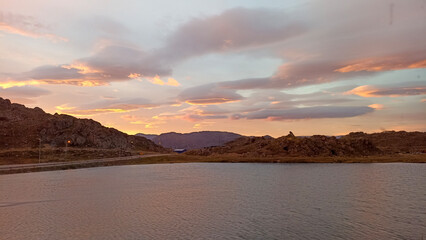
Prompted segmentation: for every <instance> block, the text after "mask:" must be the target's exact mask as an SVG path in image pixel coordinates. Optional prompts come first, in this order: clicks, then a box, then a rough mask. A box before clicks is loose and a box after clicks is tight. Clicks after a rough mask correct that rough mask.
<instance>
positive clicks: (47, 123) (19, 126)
mask: <svg viewBox="0 0 426 240" xmlns="http://www.w3.org/2000/svg"><path fill="white" fill-rule="evenodd" d="M40 144H42V145H44V144H49V145H50V146H52V147H65V146H68V147H80V148H83V147H84V148H99V149H135V150H146V151H164V150H165V149H164V148H163V147H161V146H158V145H156V144H155V143H154V142H152V141H150V140H148V139H146V138H142V137H136V136H132V135H127V134H125V133H123V132H120V131H118V130H116V129H114V128H108V127H104V126H102V125H101V124H100V123H99V122H96V121H94V120H91V119H79V118H75V117H72V116H69V115H63V114H54V115H52V114H49V113H45V112H44V111H43V110H42V109H41V108H38V107H36V108H27V107H25V106H24V105H21V104H17V103H11V102H10V101H9V100H8V99H3V98H0V149H12V148H37V147H38V146H39V145H40Z"/></svg>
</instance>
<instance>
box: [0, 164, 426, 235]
mask: <svg viewBox="0 0 426 240" xmlns="http://www.w3.org/2000/svg"><path fill="white" fill-rule="evenodd" d="M425 183H426V165H422V164H249V163H241V164H229V163H192V164H170V165H139V166H119V167H104V168H90V169H79V170H69V171H55V172H40V173H29V174H16V175H3V176H0V236H1V237H0V238H1V239H422V237H423V238H426V185H425Z"/></svg>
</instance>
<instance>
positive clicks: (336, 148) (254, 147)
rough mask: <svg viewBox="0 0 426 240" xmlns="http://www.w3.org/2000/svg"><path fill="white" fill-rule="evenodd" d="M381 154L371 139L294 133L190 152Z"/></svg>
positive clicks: (250, 139) (266, 154)
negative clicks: (300, 136)
mask: <svg viewBox="0 0 426 240" xmlns="http://www.w3.org/2000/svg"><path fill="white" fill-rule="evenodd" d="M380 153H381V151H380V150H379V149H378V148H377V147H375V146H374V144H373V143H372V142H371V141H369V140H367V139H346V138H340V139H337V138H336V137H327V136H320V135H315V136H312V137H304V138H298V137H295V136H294V135H293V133H291V132H290V134H289V135H288V136H284V137H280V138H276V139H273V138H265V137H241V138H238V139H236V140H234V141H232V142H229V143H227V144H225V145H224V146H222V147H211V148H204V149H200V150H192V151H189V152H187V154H190V155H202V156H207V155H213V154H239V155H242V156H250V157H270V156H292V157H296V156H306V157H311V156H365V155H374V154H380Z"/></svg>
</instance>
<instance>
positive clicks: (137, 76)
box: [127, 73, 141, 79]
mask: <svg viewBox="0 0 426 240" xmlns="http://www.w3.org/2000/svg"><path fill="white" fill-rule="evenodd" d="M127 77H128V78H131V79H137V78H140V77H141V75H140V74H139V73H130V74H129V75H128V76H127Z"/></svg>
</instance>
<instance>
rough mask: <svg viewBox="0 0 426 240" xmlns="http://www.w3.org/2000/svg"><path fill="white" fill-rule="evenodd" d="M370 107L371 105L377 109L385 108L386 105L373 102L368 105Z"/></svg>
mask: <svg viewBox="0 0 426 240" xmlns="http://www.w3.org/2000/svg"><path fill="white" fill-rule="evenodd" d="M368 106H369V107H371V108H374V109H376V110H382V109H383V108H384V106H383V104H377V103H376V104H371V105H368Z"/></svg>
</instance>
